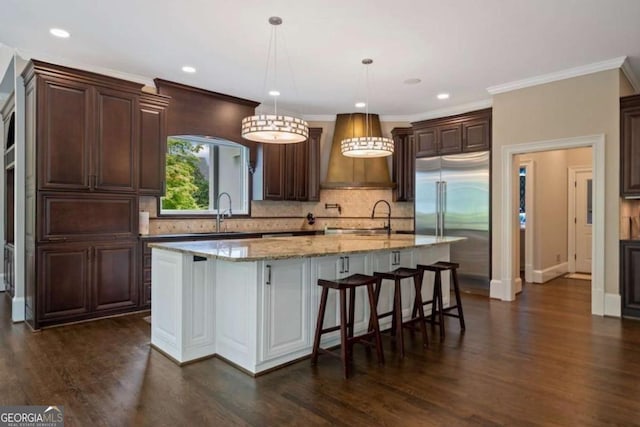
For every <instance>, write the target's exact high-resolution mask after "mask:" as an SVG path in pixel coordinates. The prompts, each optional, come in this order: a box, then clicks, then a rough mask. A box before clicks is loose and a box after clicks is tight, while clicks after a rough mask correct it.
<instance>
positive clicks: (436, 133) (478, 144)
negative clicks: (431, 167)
mask: <svg viewBox="0 0 640 427" xmlns="http://www.w3.org/2000/svg"><path fill="white" fill-rule="evenodd" d="M412 128H413V135H414V140H415V150H416V153H415V156H416V157H432V156H440V155H446V154H458V153H470V152H473V151H485V150H490V149H491V109H485V110H478V111H474V112H470V113H465V114H459V115H456V116H450V117H442V118H438V119H432V120H425V121H421V122H416V123H412Z"/></svg>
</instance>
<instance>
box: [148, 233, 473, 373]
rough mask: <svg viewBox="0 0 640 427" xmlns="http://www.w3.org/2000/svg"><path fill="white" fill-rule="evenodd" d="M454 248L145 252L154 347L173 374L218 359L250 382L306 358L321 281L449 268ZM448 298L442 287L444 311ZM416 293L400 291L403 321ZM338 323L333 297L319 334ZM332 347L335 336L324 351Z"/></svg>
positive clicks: (229, 244) (384, 245) (253, 242)
mask: <svg viewBox="0 0 640 427" xmlns="http://www.w3.org/2000/svg"><path fill="white" fill-rule="evenodd" d="M459 240H462V238H457V237H439V238H436V237H433V236H419V235H400V234H392V235H390V236H387V235H383V236H358V235H349V236H346V235H343V236H299V237H274V238H266V239H243V240H216V241H197V242H174V243H152V244H150V246H151V247H152V265H153V270H152V286H153V299H152V308H151V310H152V321H151V325H152V330H151V344H152V346H153V347H154V348H156V349H157V350H159V351H161V352H162V353H163V354H165V355H166V356H168V357H169V358H171V359H172V360H174V361H175V362H176V363H178V364H184V363H188V362H192V361H196V360H199V359H202V358H206V357H210V356H214V355H216V356H218V357H220V358H222V359H224V360H226V361H228V362H230V363H232V364H234V365H235V366H237V367H239V368H240V369H242V370H244V371H245V372H247V373H249V374H251V375H256V374H258V373H261V372H265V371H267V370H270V369H273V368H275V367H278V366H281V365H284V364H287V363H290V362H292V361H295V360H297V359H299V358H302V357H305V356H308V355H309V354H311V349H312V343H313V333H314V330H315V326H316V325H315V323H316V317H317V313H318V306H319V298H320V289H319V287H318V286H316V283H317V281H318V279H319V278H322V279H329V280H331V279H336V278H341V277H346V276H349V275H351V274H355V273H362V274H372V273H373V272H374V271H390V270H392V269H394V268H397V267H401V266H402V267H415V265H416V264H430V263H432V262H435V261H439V260H449V245H450V244H451V243H454V242H456V241H459ZM432 283H433V277H432V276H431V274H430V273H425V278H424V285H423V293H424V297H425V299H431V298H430V295H431V292H432ZM392 288H393V286H391V285H387V286H384V287H383V289H382V292H381V294H380V300H379V304H378V310H379V311H388V310H390V308H391V305H392V295H393V292H392ZM448 288H449V282H448V278H443V295H444V304H445V306H446V305H448V303H449V301H448V297H449V292H448ZM413 292H414V291H413V286H412V284H410V283H408V282H407V283H406V284H403V289H402V298H403V301H402V303H403V315H404V316H406V317H409V316H410V315H411V309H412V304H413V298H414V295H413ZM364 298H365V293H364V290H358V292H357V294H356V299H357V301H356V316H355V327H354V328H355V331H356V333H357V332H358V331H362V330H365V329H366V328H367V326H368V319H369V312H368V311H369V310H368V307H367V305H366V304H365V299H364ZM337 320H338V311H337V299H336V295H335V294H334V293H330V298H329V301H328V303H327V312H326V315H325V327H329V326H333V325H335V324H337ZM385 320H387V323H388V322H390V319H385ZM386 326H388V325H387V324H386V323H384V322H383V323H381V327H382V328H385V327H386ZM338 343H339V337H338V335H337V331H336V332H335V333H334V334H327V335H326V336H325V337H324V339H323V342H322V345H323V346H330V345H335V344H338Z"/></svg>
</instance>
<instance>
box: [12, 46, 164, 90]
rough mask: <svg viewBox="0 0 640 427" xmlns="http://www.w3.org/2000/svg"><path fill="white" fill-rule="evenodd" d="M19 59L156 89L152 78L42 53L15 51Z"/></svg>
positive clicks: (24, 50)
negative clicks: (46, 63)
mask: <svg viewBox="0 0 640 427" xmlns="http://www.w3.org/2000/svg"><path fill="white" fill-rule="evenodd" d="M15 51H16V53H17V54H18V55H20V57H22V58H23V59H25V60H27V61H29V60H31V59H37V60H40V61H44V62H50V63H53V64H56V65H62V66H64V67H69V68H76V69H78V70H83V71H89V72H92V73H96V74H102V75H104V76H109V77H115V78H116V79H122V80H128V81H130V82H135V83H140V84H143V85H146V86H150V87H154V88H155V87H156V85H155V83H154V81H153V78H152V77H147V76H141V75H139V74H132V73H126V72H124V71H118V70H113V69H111V68H105V67H100V66H97V65H91V64H87V63H84V62H76V61H72V60H70V59H68V58H63V57H60V56H56V55H50V54H46V53H43V52H34V51H31V50H26V49H16V50H15Z"/></svg>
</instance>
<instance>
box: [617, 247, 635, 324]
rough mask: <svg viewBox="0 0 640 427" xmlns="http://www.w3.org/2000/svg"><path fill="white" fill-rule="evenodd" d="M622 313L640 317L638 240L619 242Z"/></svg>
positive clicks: (626, 315) (627, 315)
mask: <svg viewBox="0 0 640 427" xmlns="http://www.w3.org/2000/svg"><path fill="white" fill-rule="evenodd" d="M620 264H621V265H620V294H621V295H622V315H623V316H625V317H637V318H640V241H631V240H626V241H621V242H620Z"/></svg>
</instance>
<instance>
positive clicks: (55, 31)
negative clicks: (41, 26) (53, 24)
mask: <svg viewBox="0 0 640 427" xmlns="http://www.w3.org/2000/svg"><path fill="white" fill-rule="evenodd" d="M49 32H50V33H51V34H52V35H54V36H56V37H60V38H61V39H68V38H69V36H71V34H69V31H67V30H63V29H62V28H52V29H50V30H49Z"/></svg>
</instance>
